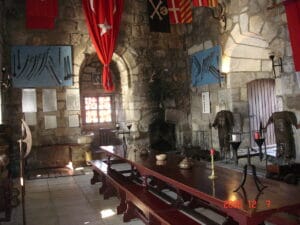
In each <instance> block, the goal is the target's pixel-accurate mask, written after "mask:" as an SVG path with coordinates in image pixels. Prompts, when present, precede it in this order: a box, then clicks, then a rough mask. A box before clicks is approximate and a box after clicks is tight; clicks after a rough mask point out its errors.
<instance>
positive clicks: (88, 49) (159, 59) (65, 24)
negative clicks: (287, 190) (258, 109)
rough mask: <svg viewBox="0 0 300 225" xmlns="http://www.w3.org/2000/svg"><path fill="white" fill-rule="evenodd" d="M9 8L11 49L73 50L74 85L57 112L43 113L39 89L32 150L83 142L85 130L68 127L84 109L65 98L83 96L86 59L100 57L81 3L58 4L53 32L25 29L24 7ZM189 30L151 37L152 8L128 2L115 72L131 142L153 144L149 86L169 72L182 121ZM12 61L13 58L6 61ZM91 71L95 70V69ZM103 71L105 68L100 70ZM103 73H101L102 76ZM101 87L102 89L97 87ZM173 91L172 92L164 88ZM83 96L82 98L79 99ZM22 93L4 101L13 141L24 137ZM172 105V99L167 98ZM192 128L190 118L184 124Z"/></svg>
mask: <svg viewBox="0 0 300 225" xmlns="http://www.w3.org/2000/svg"><path fill="white" fill-rule="evenodd" d="M9 3H10V4H9V7H10V9H12V10H13V11H14V12H15V14H13V15H11V16H10V17H9V19H8V20H7V23H6V27H7V28H9V29H8V38H7V43H6V44H7V47H8V53H9V51H10V50H9V46H10V45H72V48H73V71H74V77H73V85H72V86H71V87H63V88H56V93H57V105H58V109H57V111H56V112H51V113H44V112H42V90H43V89H42V88H37V89H36V90H37V105H38V112H37V121H38V122H37V125H35V126H30V128H31V131H32V133H33V145H34V146H39V145H55V144H65V143H75V142H77V140H78V138H79V139H80V137H81V132H82V129H81V127H76V128H74V127H69V123H68V116H69V115H77V114H80V110H79V109H78V110H77V109H76V110H68V109H67V101H66V94H67V92H68V91H69V90H73V91H75V92H76V91H77V92H78V95H79V93H80V92H79V88H80V83H79V80H80V78H81V76H84V73H86V70H88V69H89V68H88V65H87V64H86V59H87V57H88V56H91V55H93V54H95V49H94V47H93V46H92V44H91V41H90V39H89V35H88V31H87V28H86V24H85V18H84V14H83V10H82V3H81V0H74V1H63V0H60V1H59V16H58V18H57V20H56V23H55V29H53V30H28V29H26V28H25V25H24V24H25V2H22V1H21V2H20V1H17V0H13V1H9ZM185 29H186V28H185V26H184V25H182V26H179V27H173V28H172V32H171V33H170V34H162V33H151V32H150V31H149V25H148V14H147V4H146V3H145V2H144V1H135V0H129V1H126V4H125V7H124V12H123V15H122V24H121V30H120V34H119V38H118V43H117V46H116V49H115V53H114V55H113V62H112V71H113V72H114V73H115V74H116V75H117V76H118V79H119V80H120V93H119V100H118V101H119V105H121V106H120V107H119V109H118V120H119V121H123V122H124V123H125V122H126V121H131V122H132V123H133V127H132V136H131V137H130V140H133V139H134V140H141V141H143V142H148V133H147V132H148V126H149V124H150V121H152V120H153V119H154V118H155V117H156V115H157V114H156V113H155V112H156V111H157V108H158V104H157V102H153V101H152V100H151V99H150V98H149V81H150V78H151V75H152V74H153V73H161V72H162V71H164V70H167V71H168V73H164V77H163V79H166V80H168V82H169V83H170V84H172V86H173V85H174V87H172V90H173V89H174V90H177V93H178V94H177V95H174V96H172V99H171V102H172V104H166V106H167V108H169V109H174V110H179V111H180V112H181V114H180V115H182V117H183V118H187V116H186V114H187V111H188V108H187V107H186V106H188V105H189V102H188V101H186V96H187V95H188V88H187V82H186V80H187V72H186V57H185V53H184V51H185V46H184V42H183V34H184V32H185ZM6 60H7V61H8V62H9V56H8V55H7V56H6ZM92 69H95V67H94V68H92ZM99 70H101V68H99ZM98 72H99V71H98ZM95 88H97V87H95ZM165 88H168V87H165ZM78 97H79V96H78ZM21 100H22V94H21V90H20V89H16V88H13V89H11V90H9V91H8V93H7V96H6V97H5V112H4V120H5V122H6V123H9V124H11V125H12V126H13V129H14V130H15V131H16V132H15V133H14V139H15V140H17V139H19V138H20V133H19V132H18V131H19V130H20V124H19V121H20V119H21V118H22V116H23V114H22V107H21ZM164 100H166V101H167V99H164ZM45 115H56V117H57V123H58V127H57V128H55V129H45V128H44V121H45ZM179 121H184V122H180V123H181V124H185V127H188V125H187V123H188V121H187V119H184V120H182V119H180V120H179Z"/></svg>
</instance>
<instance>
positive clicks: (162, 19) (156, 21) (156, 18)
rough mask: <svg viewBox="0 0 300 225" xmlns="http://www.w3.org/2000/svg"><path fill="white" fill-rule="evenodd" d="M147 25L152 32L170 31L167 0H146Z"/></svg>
mask: <svg viewBox="0 0 300 225" xmlns="http://www.w3.org/2000/svg"><path fill="white" fill-rule="evenodd" d="M147 2H148V14H149V26H150V31H152V32H163V33H169V32H170V20H169V10H168V4H167V0H147Z"/></svg>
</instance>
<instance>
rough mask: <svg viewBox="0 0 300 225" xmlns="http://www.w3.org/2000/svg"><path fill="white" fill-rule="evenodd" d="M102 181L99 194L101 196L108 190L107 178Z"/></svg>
mask: <svg viewBox="0 0 300 225" xmlns="http://www.w3.org/2000/svg"><path fill="white" fill-rule="evenodd" d="M101 181H102V186H101V187H100V188H99V194H100V195H101V194H103V193H104V192H105V190H106V189H107V183H106V182H107V181H106V177H105V176H102V177H101Z"/></svg>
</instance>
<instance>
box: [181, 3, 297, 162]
mask: <svg viewBox="0 0 300 225" xmlns="http://www.w3.org/2000/svg"><path fill="white" fill-rule="evenodd" d="M224 3H225V5H226V16H227V26H226V29H223V28H222V26H217V23H218V22H217V21H210V20H209V19H207V18H205V13H208V12H205V13H204V14H203V12H202V11H205V10H207V11H209V9H195V10H194V12H195V13H194V14H195V15H198V18H197V20H196V21H194V22H193V24H192V28H191V29H189V34H188V35H187V36H188V37H187V39H186V43H187V49H188V55H191V54H193V53H195V52H197V51H201V50H203V49H207V48H209V47H211V46H215V45H217V44H218V45H221V47H222V67H221V71H223V72H226V73H227V75H226V80H225V82H224V83H223V84H222V85H221V87H220V86H217V85H206V86H202V87H192V88H191V89H190V93H191V101H192V104H191V117H192V120H191V121H192V124H191V125H192V126H191V127H192V132H193V133H194V134H195V133H196V132H198V131H199V130H207V132H209V131H210V129H209V126H208V124H209V122H210V121H212V120H213V118H214V117H215V115H216V113H217V112H218V111H219V110H220V109H221V108H222V107H223V108H225V109H228V110H231V111H233V112H234V113H237V114H239V115H240V117H241V118H242V121H241V123H242V125H243V127H242V131H243V132H249V131H250V127H249V116H248V100H247V83H248V82H250V81H252V80H256V79H263V78H274V79H276V87H275V89H276V98H277V99H281V100H282V105H283V107H282V109H284V110H290V111H293V112H295V113H296V115H297V117H298V121H300V114H299V113H300V112H299V109H298V107H297V106H296V104H295V103H296V101H297V100H298V101H299V92H300V89H299V87H300V86H299V83H297V77H296V73H295V70H294V67H293V58H292V52H291V46H290V40H289V34H288V29H287V21H286V15H285V10H284V7H283V6H281V7H279V8H275V9H272V10H267V6H268V4H269V1H267V0H262V1H258V0H244V1H235V2H234V3H233V2H232V1H231V2H230V1H224ZM201 17H202V18H201ZM207 23H209V24H215V25H211V26H210V27H209V28H208V27H207ZM212 31H213V33H211V32H212ZM196 33H197V34H198V35H197V38H195V36H196V35H194V34H196ZM199 34H200V35H199ZM271 52H272V53H273V54H275V56H276V57H277V56H280V57H282V59H283V71H282V72H280V71H279V70H277V69H278V68H276V72H277V78H275V77H274V75H273V72H272V62H271V60H270V59H269V54H270V53H271ZM203 91H209V92H210V96H211V99H210V100H211V106H212V107H211V110H212V111H211V113H210V114H203V113H201V112H202V106H201V92H203ZM264 123H266V121H264ZM199 125H200V126H199ZM211 132H212V135H211V136H212V144H211V145H212V146H213V147H216V148H218V146H219V145H218V138H217V132H216V130H214V129H212V131H211ZM294 137H295V140H296V145H297V160H298V161H299V160H300V142H299V130H295V129H294ZM194 142H195V140H194ZM246 146H249V136H247V135H245V139H244V140H243V144H242V147H246Z"/></svg>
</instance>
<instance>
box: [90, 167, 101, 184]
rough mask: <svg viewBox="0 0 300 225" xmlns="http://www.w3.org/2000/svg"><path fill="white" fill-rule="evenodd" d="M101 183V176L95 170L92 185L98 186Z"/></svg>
mask: <svg viewBox="0 0 300 225" xmlns="http://www.w3.org/2000/svg"><path fill="white" fill-rule="evenodd" d="M100 181H101V175H100V174H99V173H97V172H96V171H95V170H93V177H92V179H91V184H92V185H93V184H96V183H98V182H100Z"/></svg>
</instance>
